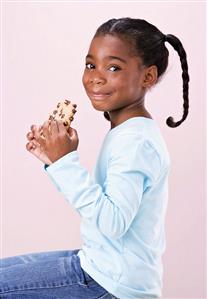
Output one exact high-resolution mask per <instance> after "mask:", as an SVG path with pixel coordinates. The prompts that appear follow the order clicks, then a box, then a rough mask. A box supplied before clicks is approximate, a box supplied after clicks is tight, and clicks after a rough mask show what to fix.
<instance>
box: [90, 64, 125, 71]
mask: <svg viewBox="0 0 207 299" xmlns="http://www.w3.org/2000/svg"><path fill="white" fill-rule="evenodd" d="M89 65H90V66H93V67H94V65H93V64H92V63H86V68H87V69H89V70H90V69H91V68H92V67H88V66H89ZM111 68H115V70H114V71H116V70H120V69H121V68H120V67H118V66H116V65H112V66H111V67H110V68H109V69H111ZM114 71H113V72H114Z"/></svg>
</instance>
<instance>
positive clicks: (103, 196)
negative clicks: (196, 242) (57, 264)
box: [46, 117, 170, 299]
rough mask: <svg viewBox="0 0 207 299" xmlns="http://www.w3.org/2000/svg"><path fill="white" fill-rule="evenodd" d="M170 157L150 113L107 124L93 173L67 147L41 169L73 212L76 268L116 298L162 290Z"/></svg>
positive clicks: (153, 294) (138, 296) (146, 295)
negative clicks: (77, 228) (78, 240)
mask: <svg viewBox="0 0 207 299" xmlns="http://www.w3.org/2000/svg"><path fill="white" fill-rule="evenodd" d="M169 170H170V158H169V153H168V150H167V147H166V144H165V141H164V139H163V138H162V134H161V132H160V129H159V127H158V125H157V123H156V122H155V120H153V119H149V118H145V117H133V118H130V119H128V120H126V121H124V122H123V123H121V124H120V125H118V126H116V127H115V128H113V129H111V130H109V131H108V132H107V134H106V136H105V138H104V141H103V144H102V147H101V150H100V153H99V156H98V159H97V162H96V165H95V168H94V170H93V175H92V176H91V175H90V174H89V172H88V171H87V170H86V169H85V168H84V167H83V166H82V165H81V164H80V161H79V156H78V152H77V151H73V152H71V153H69V154H67V155H65V156H63V157H61V158H60V159H59V160H57V161H56V162H54V163H53V164H51V165H50V166H48V167H47V168H46V171H47V172H48V174H49V176H50V177H51V179H52V181H53V182H54V183H55V185H56V187H57V189H58V190H59V191H60V192H61V193H62V194H63V196H64V197H65V198H66V200H67V201H68V202H69V203H70V204H71V205H72V206H73V207H74V208H75V209H76V211H77V212H78V213H79V215H80V216H81V237H82V240H83V246H82V248H81V250H80V251H79V252H78V256H79V257H80V262H81V267H82V268H83V269H84V270H85V271H86V272H87V273H88V274H89V275H90V276H91V277H92V278H93V279H94V280H95V281H97V282H98V283H99V284H100V285H101V286H102V287H103V288H105V289H106V290H107V291H108V292H110V293H111V294H113V295H114V296H116V297H118V298H120V299H134V298H136V299H141V298H145V299H146V298H147V299H151V298H159V297H161V295H162V286H163V284H162V279H163V264H162V255H163V253H164V251H165V227H164V226H165V214H166V208H167V202H168V174H169Z"/></svg>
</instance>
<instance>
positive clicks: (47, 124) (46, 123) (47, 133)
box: [42, 121, 51, 139]
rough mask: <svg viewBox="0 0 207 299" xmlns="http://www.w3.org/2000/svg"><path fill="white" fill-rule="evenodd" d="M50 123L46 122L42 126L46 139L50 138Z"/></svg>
mask: <svg viewBox="0 0 207 299" xmlns="http://www.w3.org/2000/svg"><path fill="white" fill-rule="evenodd" d="M50 123H51V122H50V121H45V122H44V124H43V126H42V132H43V135H44V136H45V138H47V139H48V138H50V131H49V126H50Z"/></svg>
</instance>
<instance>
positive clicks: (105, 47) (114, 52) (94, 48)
mask: <svg viewBox="0 0 207 299" xmlns="http://www.w3.org/2000/svg"><path fill="white" fill-rule="evenodd" d="M131 53H132V46H131V45H130V43H129V42H127V41H125V40H123V39H121V38H119V37H117V36H112V35H109V34H107V35H103V36H97V37H94V38H93V39H92V41H91V44H90V47H89V51H88V54H91V55H93V56H95V55H111V56H118V55H120V56H122V57H123V56H124V57H125V58H129V57H130V56H131Z"/></svg>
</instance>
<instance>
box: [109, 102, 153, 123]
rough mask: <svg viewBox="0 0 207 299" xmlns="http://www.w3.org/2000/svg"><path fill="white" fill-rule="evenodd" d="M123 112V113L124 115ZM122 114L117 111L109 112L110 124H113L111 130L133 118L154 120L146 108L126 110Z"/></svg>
mask: <svg viewBox="0 0 207 299" xmlns="http://www.w3.org/2000/svg"><path fill="white" fill-rule="evenodd" d="M122 112H123V113H122ZM122 112H120V113H117V112H116V111H112V112H109V115H110V122H111V129H113V128H115V127H116V126H118V125H120V124H121V123H122V122H124V121H126V120H127V119H129V118H132V117H139V116H142V117H146V118H151V119H153V118H152V116H151V115H150V113H149V112H148V111H147V110H146V109H145V107H144V106H142V107H140V108H139V109H138V110H136V111H135V110H133V111H130V110H128V111H127V110H126V111H122Z"/></svg>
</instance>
